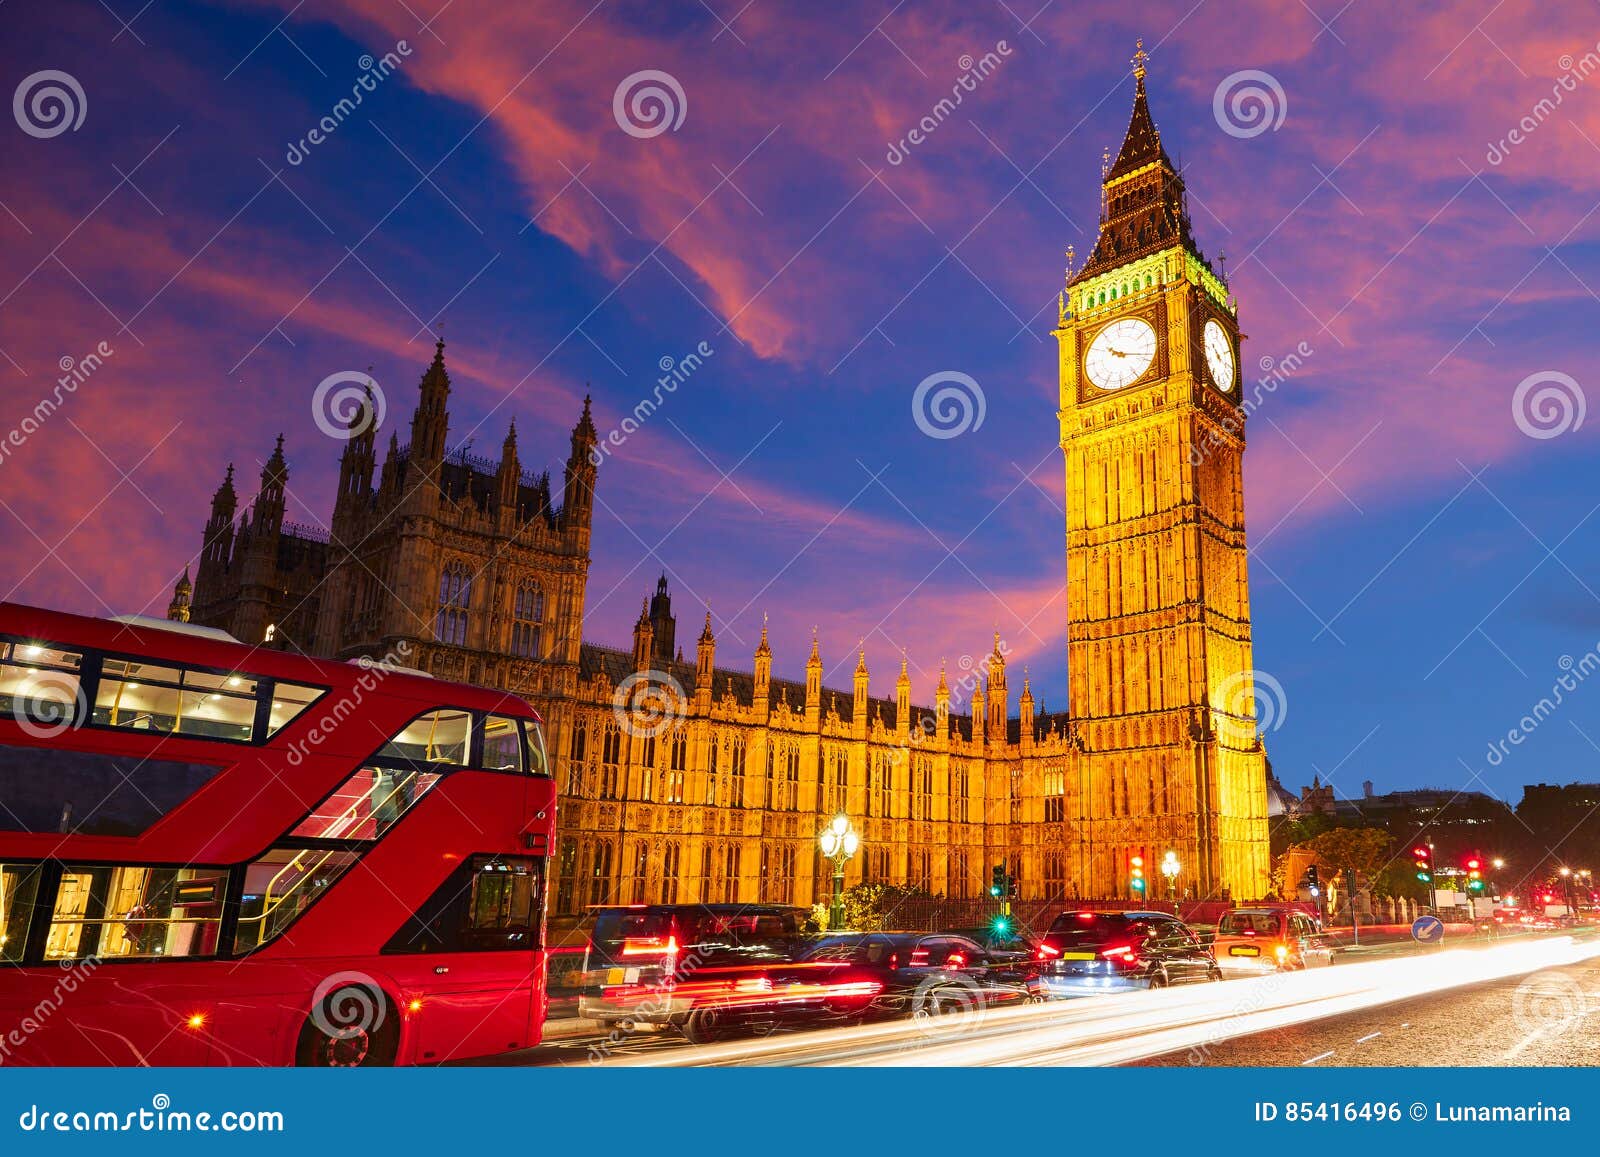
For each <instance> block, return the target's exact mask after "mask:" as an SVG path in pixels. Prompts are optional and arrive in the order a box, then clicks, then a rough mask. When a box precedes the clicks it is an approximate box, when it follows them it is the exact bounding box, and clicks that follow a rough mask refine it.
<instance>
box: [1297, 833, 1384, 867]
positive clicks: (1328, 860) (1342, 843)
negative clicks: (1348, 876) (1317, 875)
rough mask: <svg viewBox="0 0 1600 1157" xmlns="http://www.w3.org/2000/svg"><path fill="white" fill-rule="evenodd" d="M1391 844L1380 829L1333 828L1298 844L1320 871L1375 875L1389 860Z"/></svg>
mask: <svg viewBox="0 0 1600 1157" xmlns="http://www.w3.org/2000/svg"><path fill="white" fill-rule="evenodd" d="M1392 843H1393V840H1392V838H1391V837H1390V835H1389V833H1388V832H1386V831H1384V830H1383V829H1382V828H1334V829H1333V830H1331V831H1326V832H1323V833H1322V834H1321V835H1320V836H1317V837H1315V838H1313V839H1311V840H1308V841H1306V843H1305V844H1304V845H1302V846H1303V847H1304V848H1305V849H1306V850H1307V851H1309V852H1310V853H1311V854H1312V855H1313V856H1314V857H1315V858H1316V862H1317V867H1318V868H1320V869H1322V870H1323V872H1324V873H1327V872H1335V873H1341V874H1342V873H1344V872H1354V873H1356V875H1357V876H1366V877H1367V878H1368V879H1369V880H1370V879H1373V878H1375V877H1376V876H1377V875H1378V873H1379V872H1381V871H1383V869H1384V867H1385V866H1387V864H1388V863H1389V859H1390V857H1389V849H1390V847H1391V845H1392Z"/></svg>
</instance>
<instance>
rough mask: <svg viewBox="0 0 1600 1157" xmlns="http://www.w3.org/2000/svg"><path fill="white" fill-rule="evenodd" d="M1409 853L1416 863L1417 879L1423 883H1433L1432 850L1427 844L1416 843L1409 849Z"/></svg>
mask: <svg viewBox="0 0 1600 1157" xmlns="http://www.w3.org/2000/svg"><path fill="white" fill-rule="evenodd" d="M1411 855H1412V858H1413V860H1414V861H1415V862H1416V865H1417V879H1419V880H1421V881H1422V882H1423V883H1424V884H1431V883H1433V851H1432V849H1431V848H1429V847H1428V845H1427V844H1418V845H1417V846H1416V847H1414V848H1412V849H1411Z"/></svg>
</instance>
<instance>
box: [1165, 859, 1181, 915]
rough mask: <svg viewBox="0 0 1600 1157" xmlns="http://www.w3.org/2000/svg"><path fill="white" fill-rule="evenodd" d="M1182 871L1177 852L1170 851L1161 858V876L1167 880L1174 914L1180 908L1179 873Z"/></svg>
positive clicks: (1168, 896)
mask: <svg viewBox="0 0 1600 1157" xmlns="http://www.w3.org/2000/svg"><path fill="white" fill-rule="evenodd" d="M1182 870H1183V866H1182V865H1181V864H1179V863H1178V853H1177V852H1171V851H1169V852H1168V853H1167V854H1166V855H1164V856H1162V857H1161V874H1162V875H1163V876H1165V877H1166V878H1167V899H1168V900H1171V901H1172V908H1173V911H1174V912H1176V911H1177V908H1178V873H1179V872H1180V871H1182Z"/></svg>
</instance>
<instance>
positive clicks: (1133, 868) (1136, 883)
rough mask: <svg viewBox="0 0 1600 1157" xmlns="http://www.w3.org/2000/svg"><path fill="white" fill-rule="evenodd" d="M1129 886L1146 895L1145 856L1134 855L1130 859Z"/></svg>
mask: <svg viewBox="0 0 1600 1157" xmlns="http://www.w3.org/2000/svg"><path fill="white" fill-rule="evenodd" d="M1128 877H1129V878H1128V887H1130V888H1132V889H1133V890H1134V891H1135V892H1137V893H1138V894H1139V895H1141V896H1143V895H1144V857H1143V856H1134V857H1133V858H1132V859H1130V860H1129V861H1128Z"/></svg>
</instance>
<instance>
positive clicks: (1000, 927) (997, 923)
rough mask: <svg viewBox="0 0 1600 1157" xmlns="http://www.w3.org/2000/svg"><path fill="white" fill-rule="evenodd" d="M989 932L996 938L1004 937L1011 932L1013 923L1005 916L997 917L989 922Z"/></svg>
mask: <svg viewBox="0 0 1600 1157" xmlns="http://www.w3.org/2000/svg"><path fill="white" fill-rule="evenodd" d="M989 931H991V932H993V933H994V934H995V935H996V936H1004V935H1006V934H1007V933H1009V932H1010V931H1011V921H1010V920H1008V919H1006V917H1004V916H996V917H995V918H994V919H993V920H991V921H990V922H989Z"/></svg>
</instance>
